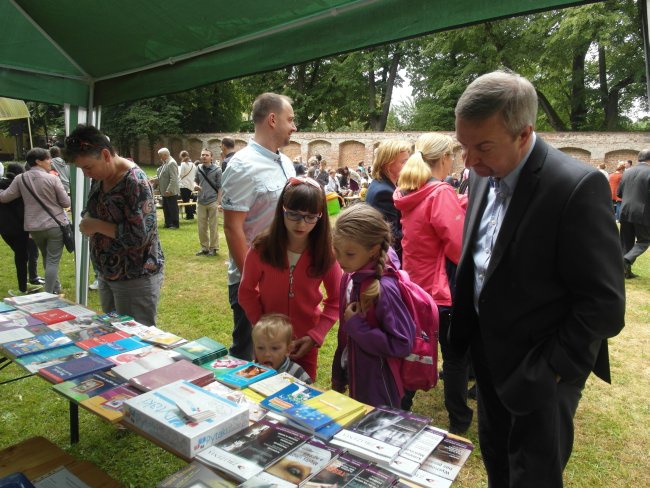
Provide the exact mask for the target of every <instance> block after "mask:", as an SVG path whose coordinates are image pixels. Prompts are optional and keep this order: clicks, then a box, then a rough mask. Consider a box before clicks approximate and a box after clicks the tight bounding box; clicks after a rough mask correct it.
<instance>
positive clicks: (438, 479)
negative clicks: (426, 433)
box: [404, 435, 474, 488]
mask: <svg viewBox="0 0 650 488" xmlns="http://www.w3.org/2000/svg"><path fill="white" fill-rule="evenodd" d="M473 449H474V445H473V444H472V443H470V442H469V441H467V440H466V439H461V438H458V437H455V436H453V435H448V436H447V437H445V438H444V439H443V440H442V442H440V443H439V444H438V445H437V446H436V448H435V449H434V450H433V452H432V453H431V454H430V455H429V456H428V457H427V459H426V460H425V461H424V463H422V466H421V468H420V469H418V470H417V472H416V473H415V474H414V475H413V476H405V477H404V478H405V479H407V480H408V481H412V482H414V483H416V484H418V485H420V486H424V487H430V486H433V487H436V488H438V487H440V488H447V487H449V486H451V483H452V482H453V481H454V480H455V479H456V476H458V472H459V471H460V468H462V467H463V465H464V464H465V462H466V461H467V459H468V458H469V455H470V454H471V453H472V450H473Z"/></svg>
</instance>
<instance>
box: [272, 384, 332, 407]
mask: <svg viewBox="0 0 650 488" xmlns="http://www.w3.org/2000/svg"><path fill="white" fill-rule="evenodd" d="M321 393H323V392H322V391H320V390H317V389H316V388H312V387H311V386H308V385H303V384H301V383H291V384H290V385H287V386H285V387H284V388H282V389H281V390H280V391H277V392H275V393H274V394H273V395H269V396H267V397H266V398H265V399H264V400H262V401H261V402H260V406H261V407H264V408H266V409H267V410H272V411H274V412H279V413H282V412H284V411H285V410H287V409H289V408H291V407H295V406H296V405H300V404H302V403H303V402H304V401H306V400H309V399H310V398H313V397H315V396H317V395H320V394H321Z"/></svg>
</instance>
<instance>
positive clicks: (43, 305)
mask: <svg viewBox="0 0 650 488" xmlns="http://www.w3.org/2000/svg"><path fill="white" fill-rule="evenodd" d="M71 305H74V304H73V303H72V302H70V301H68V300H66V299H64V298H59V297H56V298H50V299H48V300H43V301H40V302H36V303H26V304H24V305H19V306H18V309H19V310H21V311H23V312H26V313H37V312H46V311H47V310H52V309H53V308H64V307H69V306H71Z"/></svg>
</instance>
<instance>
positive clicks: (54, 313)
mask: <svg viewBox="0 0 650 488" xmlns="http://www.w3.org/2000/svg"><path fill="white" fill-rule="evenodd" d="M32 317H36V318H37V319H38V320H40V321H42V322H43V323H45V324H56V323H58V322H63V321H64V320H73V319H75V318H76V317H75V316H74V315H72V314H71V313H68V312H66V311H64V310H63V309H62V308H53V309H52V310H46V311H45V312H36V313H32Z"/></svg>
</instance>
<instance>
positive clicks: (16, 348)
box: [2, 330, 72, 359]
mask: <svg viewBox="0 0 650 488" xmlns="http://www.w3.org/2000/svg"><path fill="white" fill-rule="evenodd" d="M68 344H72V341H71V340H70V339H69V338H68V337H67V336H66V335H65V334H63V333H62V332H60V331H58V330H54V331H52V332H48V333H46V334H40V335H35V336H33V337H27V338H25V339H21V340H19V341H14V342H8V343H5V344H3V345H2V351H3V352H4V353H5V354H6V355H7V357H9V358H11V359H15V358H19V357H22V356H25V355H27V354H32V353H35V352H41V351H47V350H49V349H56V348H57V347H63V346H67V345H68Z"/></svg>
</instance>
